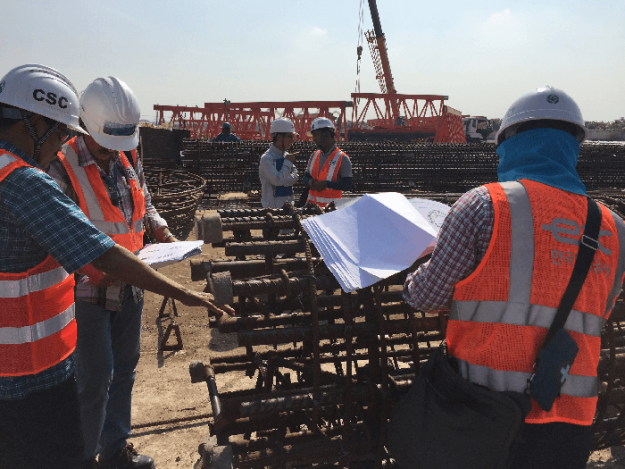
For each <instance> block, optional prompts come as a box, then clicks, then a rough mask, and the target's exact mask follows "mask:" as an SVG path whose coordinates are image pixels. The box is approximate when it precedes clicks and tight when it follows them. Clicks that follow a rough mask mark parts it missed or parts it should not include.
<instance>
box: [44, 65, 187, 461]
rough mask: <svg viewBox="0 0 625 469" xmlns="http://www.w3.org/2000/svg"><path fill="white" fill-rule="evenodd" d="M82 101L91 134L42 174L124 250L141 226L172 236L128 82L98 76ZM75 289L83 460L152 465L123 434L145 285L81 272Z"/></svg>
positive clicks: (136, 240)
mask: <svg viewBox="0 0 625 469" xmlns="http://www.w3.org/2000/svg"><path fill="white" fill-rule="evenodd" d="M80 109H81V113H80V118H81V122H82V123H84V125H85V127H86V128H87V130H88V131H89V135H80V136H78V137H76V138H73V139H72V140H70V141H69V142H67V144H66V145H64V146H63V148H62V154H60V155H59V159H58V160H55V161H53V162H52V163H51V165H50V169H49V171H48V174H49V175H50V176H52V178H53V179H54V180H55V181H56V182H57V183H58V184H59V186H60V187H61V190H62V191H63V192H64V193H65V195H67V196H68V197H70V198H71V199H72V200H74V201H75V202H76V203H77V204H78V206H79V207H80V208H81V209H82V211H83V212H85V214H86V215H87V216H88V217H89V219H90V220H91V222H92V223H93V224H94V225H95V226H96V227H98V228H100V229H101V230H102V231H103V232H105V233H106V234H108V235H109V236H110V237H111V239H113V241H115V242H116V243H117V244H119V245H120V246H123V247H125V248H126V249H128V250H129V251H131V252H137V251H138V250H139V249H141V248H142V247H143V233H144V230H145V231H146V232H147V233H148V234H149V235H150V237H152V238H154V239H155V240H156V241H158V242H160V243H171V242H175V241H178V240H177V239H176V237H175V236H174V235H173V234H172V233H171V232H170V231H169V229H168V227H167V223H166V222H165V220H163V219H162V218H161V217H160V216H159V214H158V212H157V211H156V209H155V208H154V206H153V205H152V201H151V199H150V193H149V192H148V189H147V187H146V184H145V178H144V175H143V168H142V166H141V161H140V160H139V158H137V153H136V150H135V148H136V147H137V145H138V143H139V126H138V124H139V119H140V116H141V112H140V109H139V102H138V101H137V98H136V97H135V95H134V93H133V92H132V90H131V89H130V88H129V87H128V85H126V83H124V82H123V81H122V80H120V79H118V78H115V77H108V78H97V79H96V80H94V81H93V82H92V83H91V84H90V85H89V86H88V87H87V89H86V90H85V91H83V93H82V94H81V96H80ZM75 294H76V322H77V324H78V341H77V345H76V364H77V368H76V381H77V383H78V398H79V401H80V409H81V420H82V429H83V434H84V440H85V461H94V460H95V458H96V456H97V455H98V453H99V455H100V457H99V460H100V461H99V462H100V467H101V468H103V469H106V468H111V469H112V468H116V469H117V468H120V469H121V468H142V469H143V468H146V469H150V468H153V467H154V461H153V460H152V459H151V458H150V457H148V456H144V455H141V454H138V452H137V450H136V449H135V448H134V447H133V445H132V443H128V441H127V438H129V437H130V427H131V422H130V410H131V403H132V387H133V384H134V381H135V375H136V372H135V368H136V366H137V363H138V362H139V350H140V340H141V317H142V312H143V291H142V290H141V289H139V288H136V287H132V286H131V285H124V284H120V283H117V282H116V283H114V284H113V285H111V286H108V287H106V286H104V287H99V286H96V285H94V284H93V283H91V282H89V281H84V280H83V279H80V280H79V281H78V282H77V285H76V288H75Z"/></svg>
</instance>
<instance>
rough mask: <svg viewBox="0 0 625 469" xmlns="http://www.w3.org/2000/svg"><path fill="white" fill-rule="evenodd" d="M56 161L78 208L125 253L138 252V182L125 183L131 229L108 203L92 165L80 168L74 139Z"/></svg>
mask: <svg viewBox="0 0 625 469" xmlns="http://www.w3.org/2000/svg"><path fill="white" fill-rule="evenodd" d="M120 158H121V161H122V164H123V165H124V167H125V168H126V169H128V168H129V167H130V164H129V163H128V160H127V159H126V157H125V156H124V154H123V153H120ZM59 161H60V162H61V163H62V164H63V167H64V168H65V170H66V172H67V174H68V176H69V178H70V180H71V181H72V185H73V186H74V190H75V191H76V195H77V196H78V205H79V206H80V208H81V209H82V211H83V212H85V214H86V215H87V217H88V218H89V220H90V221H91V223H93V225H94V226H95V227H96V228H97V229H99V230H100V231H102V232H103V233H106V234H107V235H109V236H110V237H111V238H112V239H113V240H114V241H115V242H116V243H117V244H119V245H121V246H123V247H125V248H126V249H128V250H130V251H132V252H136V251H137V250H138V249H141V248H142V247H143V230H144V226H143V216H144V215H145V196H144V193H143V190H142V189H141V188H140V187H139V185H138V184H137V182H136V181H135V180H133V179H131V178H129V179H128V184H129V186H130V190H131V194H132V199H133V205H134V207H133V214H132V218H133V220H132V222H131V226H132V229H131V227H130V226H128V223H126V219H125V217H124V214H123V213H122V211H121V210H120V209H119V208H118V207H115V206H113V204H112V203H111V201H110V197H109V196H108V192H107V190H106V188H105V186H104V183H103V182H102V180H101V177H100V175H99V172H98V170H97V168H96V167H95V165H88V166H87V167H82V166H80V164H79V162H78V154H77V150H76V140H75V139H72V140H70V141H69V142H68V143H67V145H65V146H64V147H63V154H62V155H59ZM92 166H93V167H92ZM90 173H91V176H90ZM96 173H97V177H96V176H95V174H96Z"/></svg>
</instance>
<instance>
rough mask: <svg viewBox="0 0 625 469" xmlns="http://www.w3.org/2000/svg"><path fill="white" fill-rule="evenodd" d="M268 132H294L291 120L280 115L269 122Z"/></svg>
mask: <svg viewBox="0 0 625 469" xmlns="http://www.w3.org/2000/svg"><path fill="white" fill-rule="evenodd" d="M269 133H270V134H271V135H273V134H278V133H293V134H294V133H295V126H294V125H293V122H291V121H290V120H289V119H286V118H284V117H280V118H279V119H275V120H274V121H273V122H271V126H270V127H269Z"/></svg>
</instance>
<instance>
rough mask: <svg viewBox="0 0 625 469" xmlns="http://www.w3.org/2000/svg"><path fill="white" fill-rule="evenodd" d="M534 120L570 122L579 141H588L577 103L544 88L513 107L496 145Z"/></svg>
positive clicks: (500, 130)
mask: <svg viewBox="0 0 625 469" xmlns="http://www.w3.org/2000/svg"><path fill="white" fill-rule="evenodd" d="M535 120H554V121H562V122H569V123H571V124H574V125H575V126H576V128H577V129H576V130H577V135H576V138H577V141H578V142H580V143H582V142H583V141H584V140H586V123H585V122H584V118H583V117H582V113H581V111H580V110H579V106H578V105H577V103H576V102H575V101H574V100H573V98H571V97H570V96H569V95H568V94H566V93H565V92H564V91H562V90H560V89H557V88H552V87H551V86H545V87H544V88H537V89H536V90H535V91H531V92H530V93H527V94H524V95H523V96H521V97H520V98H519V99H517V100H516V101H515V102H514V103H513V104H512V106H510V108H509V109H508V111H506V114H505V115H504V117H503V121H502V122H501V128H500V129H499V132H497V139H496V141H497V145H499V144H501V142H503V141H504V140H505V139H507V138H509V137H512V136H513V135H516V130H517V129H518V127H519V126H520V125H521V124H523V123H525V122H529V121H535Z"/></svg>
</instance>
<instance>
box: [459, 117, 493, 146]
mask: <svg viewBox="0 0 625 469" xmlns="http://www.w3.org/2000/svg"><path fill="white" fill-rule="evenodd" d="M462 126H463V127H464V136H465V138H466V139H467V143H481V142H485V141H486V138H487V137H488V135H489V134H490V133H491V132H492V131H493V126H492V123H491V121H490V120H488V119H487V118H486V117H482V116H475V117H470V116H467V117H463V118H462Z"/></svg>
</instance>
